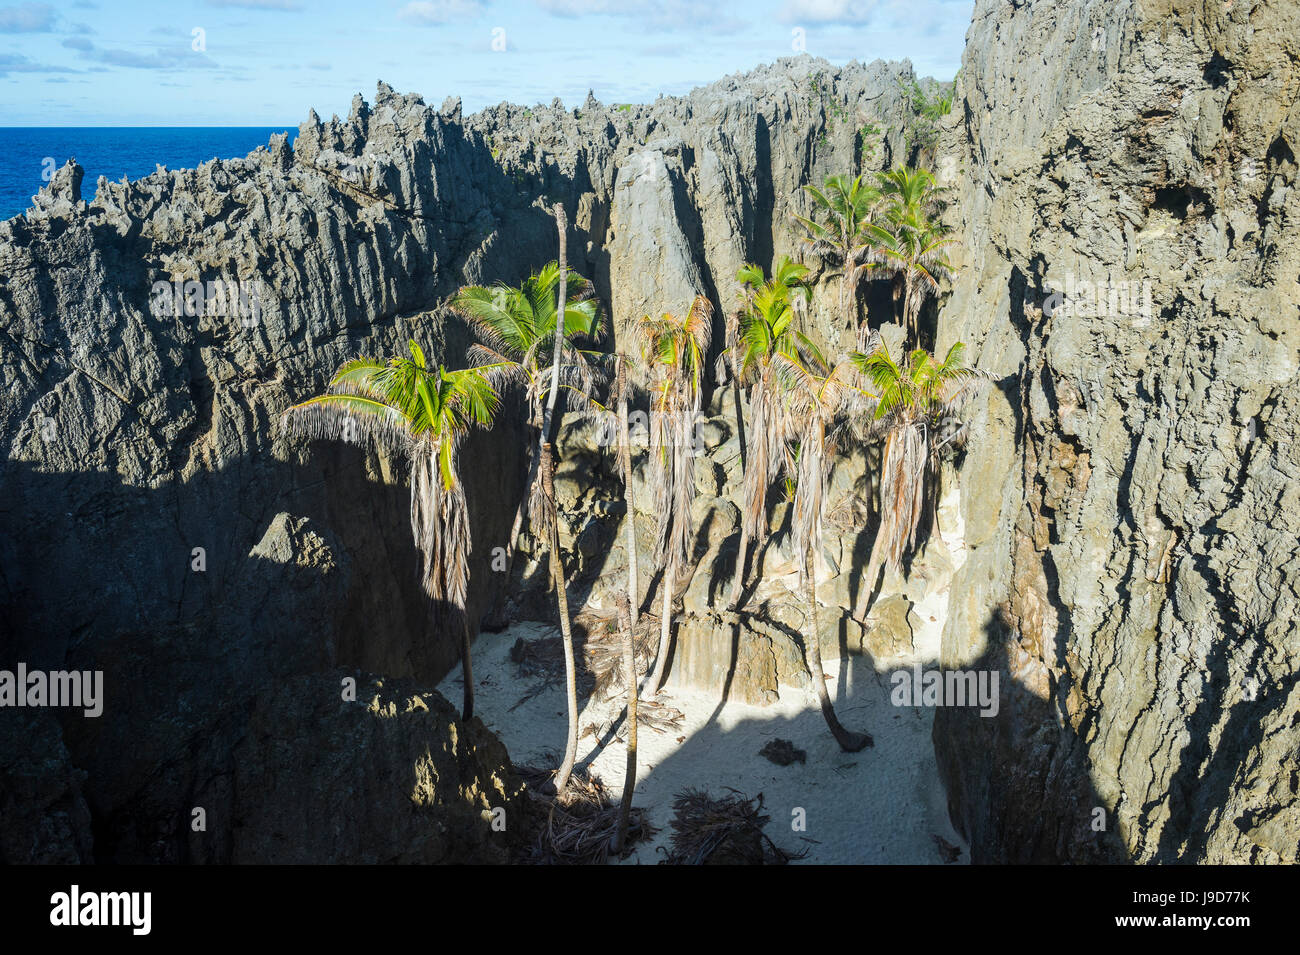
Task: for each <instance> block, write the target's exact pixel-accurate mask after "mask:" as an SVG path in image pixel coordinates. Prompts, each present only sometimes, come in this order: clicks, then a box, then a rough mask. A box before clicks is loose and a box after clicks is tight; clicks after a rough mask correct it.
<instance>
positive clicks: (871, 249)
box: [794, 167, 955, 351]
mask: <svg viewBox="0 0 1300 955" xmlns="http://www.w3.org/2000/svg"><path fill="white" fill-rule="evenodd" d="M875 180H876V181H875V182H874V183H872V182H868V181H867V179H866V177H864V176H858V177H856V178H854V179H849V178H848V177H846V176H831V177H830V178H829V179H827V180H826V182H825V183H824V184H823V185H822V187H821V188H817V187H816V186H805V187H804V190H805V191H806V192H807V193H808V195H809V196H810V197H811V198H812V200H813V203H814V204H815V211H817V212H820V213H821V216H823V217H824V221H819V220H818V218H813V217H806V216H798V215H796V216H795V217H794V219H795V221H796V222H797V223H798V224H799V225H800V226H801V227H802V229H803V231H804V234H805V241H806V244H807V246H808V247H809V248H810V249H811V251H813V252H814V253H816V254H817V255H819V256H821V257H822V258H823V259H824V260H825V261H826V262H828V263H829V264H831V265H832V266H833V267H835V268H836V269H837V270H838V273H839V276H840V310H841V312H842V314H843V316H844V320H845V323H846V327H847V328H849V329H855V328H856V329H857V330H858V339H857V341H858V349H859V350H860V351H865V350H867V347H868V340H867V334H868V331H869V329H868V326H867V324H866V323H865V322H862V321H860V320H859V310H858V290H859V289H860V288H861V286H862V280H863V279H864V277H866V278H872V277H883V278H891V279H892V281H893V294H894V301H895V302H901V306H902V309H901V311H902V314H901V318H902V325H903V327H904V328H905V329H906V330H907V336H908V340H909V341H911V342H914V343H915V344H916V345H917V346H918V347H919V346H920V344H921V341H920V338H921V333H920V315H921V308H922V306H923V305H924V304H925V300H926V299H927V298H928V297H929V296H930V295H933V294H934V293H935V292H937V291H938V289H939V283H940V282H941V281H942V280H943V279H944V278H946V277H947V276H948V275H949V274H950V273H951V271H952V264H951V263H950V262H949V261H948V260H947V258H946V257H945V251H946V249H947V248H948V247H949V246H951V245H952V244H953V242H954V241H955V240H954V239H953V238H952V236H951V235H950V230H949V228H948V227H947V226H946V225H944V224H943V222H942V220H941V219H940V218H939V213H940V212H941V211H942V208H943V205H944V194H945V192H946V190H945V189H944V187H942V186H939V185H938V184H937V183H936V182H935V179H934V175H933V173H931V172H930V171H929V170H928V169H914V168H911V167H900V168H897V169H890V170H888V171H885V172H880V173H877V174H876V176H875Z"/></svg>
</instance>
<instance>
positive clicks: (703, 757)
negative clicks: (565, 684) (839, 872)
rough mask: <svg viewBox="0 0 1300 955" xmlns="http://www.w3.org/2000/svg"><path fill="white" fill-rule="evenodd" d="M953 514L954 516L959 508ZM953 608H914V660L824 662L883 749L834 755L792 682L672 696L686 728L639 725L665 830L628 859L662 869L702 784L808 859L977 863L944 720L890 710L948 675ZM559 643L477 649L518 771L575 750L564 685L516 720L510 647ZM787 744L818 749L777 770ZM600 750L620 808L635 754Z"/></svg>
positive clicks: (482, 644) (591, 759)
mask: <svg viewBox="0 0 1300 955" xmlns="http://www.w3.org/2000/svg"><path fill="white" fill-rule="evenodd" d="M947 503H948V502H947V501H945V504H947ZM954 503H955V502H954ZM945 511H946V512H947V513H945V517H947V518H948V519H949V520H952V519H953V515H952V511H948V509H947V508H945ZM953 511H955V508H953ZM958 520H959V518H958ZM945 527H950V528H953V532H950V534H945V541H946V542H947V543H948V545H949V548H950V550H951V552H952V555H953V561H954V564H960V563H961V562H962V561H963V559H964V556H965V555H964V552H963V551H964V548H963V545H962V544H961V543H960V539H961V534H960V526H956V527H954V525H953V524H952V523H948V524H946V525H945ZM950 535H951V539H950ZM946 610H947V593H946V591H945V592H944V593H943V594H939V595H935V596H932V597H930V598H928V599H927V600H924V601H922V602H921V603H919V604H917V605H916V606H915V608H914V611H915V613H916V614H917V615H918V616H919V617H920V619H921V621H922V626H921V628H920V629H919V630H918V631H917V632H916V634H915V651H914V653H913V654H911V655H909V656H905V657H896V658H894V659H890V660H880V661H877V664H876V665H877V666H878V667H879V668H880V671H881V672H877V670H876V669H874V668H873V667H872V666H871V664H870V663H868V661H867V659H866V658H864V657H862V656H851V657H849V659H848V665H847V672H845V670H844V668H843V667H844V662H845V661H842V660H840V659H837V658H836V657H835V656H828V657H827V658H826V660H825V661H824V663H825V668H826V672H827V674H828V675H829V676H830V677H831V679H830V680H828V682H827V686H828V688H829V689H830V691H831V698H832V700H833V701H834V703H835V709H836V713H837V715H838V716H839V718H840V721H841V722H842V723H843V724H844V725H845V726H846V727H847V728H848V729H850V730H856V731H866V732H868V733H870V734H871V735H872V736H873V737H874V739H875V745H874V746H873V747H871V748H868V749H866V750H863V751H862V752H860V753H845V752H842V751H841V750H840V748H839V747H838V746H837V745H836V743H835V741H834V739H832V737H831V735H830V732H829V731H828V730H827V728H826V724H825V722H824V721H823V719H822V716H821V711H820V710H819V709H818V706H817V701H816V696H815V694H814V692H813V690H812V689H811V688H807V689H799V688H795V687H786V686H782V687H781V689H780V695H781V699H780V700H779V702H777V703H775V704H772V705H771V706H752V705H749V704H745V703H740V702H728V703H723V704H719V703H718V702H717V701H716V700H715V699H713V698H712V697H710V696H709V695H708V694H706V693H704V692H701V691H696V690H685V689H680V688H674V687H671V686H670V687H668V688H666V689H665V690H664V692H662V693H661V694H660V695H659V699H660V701H662V702H664V703H667V704H668V705H670V706H673V707H676V708H677V709H679V710H681V711H682V712H683V713H684V714H685V718H684V721H683V724H682V727H681V728H680V729H677V730H670V731H669V732H666V733H663V734H660V733H657V732H655V731H653V730H651V729H649V728H648V727H646V726H645V725H642V726H641V728H640V731H639V733H638V772H637V785H636V797H635V799H634V802H633V804H634V805H636V806H640V807H644V808H645V809H647V810H648V811H649V814H650V821H651V823H652V824H653V825H654V826H657V827H659V831H658V832H657V833H656V835H655V837H654V838H653V839H652V840H650V841H648V842H641V843H638V845H637V847H636V851H635V853H633V854H632V855H631V856H629V857H628V858H627V859H626V860H624V862H625V863H627V864H632V863H640V864H654V863H657V862H659V861H660V860H661V859H662V858H663V857H664V853H665V852H666V851H667V846H668V840H669V837H670V836H671V829H670V828H669V826H670V823H671V821H672V816H673V811H672V801H673V797H674V795H675V794H676V793H678V792H679V791H681V790H683V789H685V788H687V787H691V786H694V787H704V788H707V789H708V790H709V792H710V794H711V795H714V796H725V795H727V794H728V791H727V788H726V787H730V788H731V789H736V790H739V791H740V792H742V793H744V794H745V795H746V796H754V795H756V794H758V793H762V794H763V799H764V807H765V811H766V812H767V813H768V814H769V815H770V816H771V821H770V822H769V823H768V824H767V826H766V829H765V831H766V833H767V835H768V836H769V837H771V839H772V840H773V841H774V842H775V843H776V844H777V845H778V846H780V847H781V848H782V849H784V850H786V851H787V852H791V853H796V852H800V851H803V850H805V849H806V850H808V854H807V855H806V856H805V857H804V858H803V859H802V860H801V861H802V862H807V863H886V864H894V863H909V864H917V863H935V864H938V863H941V862H943V861H944V860H943V857H942V852H941V849H940V847H939V845H938V844H937V843H936V841H935V838H934V837H935V836H938V837H940V838H942V839H944V840H946V841H947V842H948V843H949V844H950V845H954V846H958V847H960V848H961V855H960V856H959V858H958V860H957V861H958V862H959V863H966V862H967V861H968V859H969V853H968V851H967V848H966V846H965V843H964V842H963V841H962V840H961V838H960V837H959V836H958V835H957V833H956V832H954V831H953V828H952V826H951V824H950V823H949V821H948V814H947V809H946V796H945V794H944V791H943V787H942V785H941V784H940V782H939V775H938V767H937V765H936V762H935V756H934V746H933V743H932V742H931V738H930V733H931V727H932V725H933V720H934V710H933V709H929V708H924V707H898V706H894V705H892V704H891V702H890V698H889V697H890V694H889V689H890V687H889V684H888V682H887V676H886V674H887V672H889V671H892V670H896V669H898V668H900V667H910V666H912V665H913V663H920V664H921V665H922V666H925V667H934V666H937V665H938V664H937V661H938V659H939V640H940V634H941V631H942V628H943V622H944V616H945V614H946ZM557 634H558V630H556V628H553V627H550V626H547V625H545V624H539V623H524V624H517V625H515V626H513V627H511V628H510V629H508V630H506V631H504V632H502V633H498V634H483V635H482V636H480V637H479V638H478V639H477V640H476V641H475V644H474V673H475V676H476V677H477V686H476V698H475V709H476V712H477V713H478V715H479V716H480V717H481V718H482V720H483V722H484V723H485V724H487V726H488V727H489V728H491V729H492V730H493V731H494V732H495V733H497V735H498V736H500V737H501V739H502V740H503V741H504V742H505V744H506V747H507V748H508V749H509V751H510V756H511V759H512V760H513V761H514V763H515V764H516V765H536V766H553V765H555V763H556V757H557V754H561V753H562V752H563V750H564V735H565V722H566V721H565V717H564V693H563V690H562V687H560V686H553V687H550V688H548V689H546V690H545V691H543V692H542V693H540V694H538V695H537V696H536V697H534V698H533V699H530V700H528V701H527V702H526V703H524V704H523V705H521V706H519V707H518V708H517V709H515V710H513V711H512V710H511V707H512V706H514V705H515V704H516V703H518V702H519V700H520V698H521V697H523V696H524V695H525V694H526V693H527V692H528V690H529V689H530V687H531V686H532V685H533V683H534V678H531V677H521V676H519V675H518V674H517V670H518V667H517V665H516V664H515V663H514V662H512V661H511V659H510V648H511V646H512V645H513V644H514V642H515V640H516V639H518V638H519V637H523V638H524V639H525V640H534V639H538V638H543V637H548V636H555V635H557ZM441 689H442V692H443V693H444V694H445V695H446V696H447V697H448V698H449V699H452V700H456V699H459V698H460V694H461V689H460V669H459V668H457V669H456V670H454V671H452V672H451V673H450V674H448V676H447V677H446V678H445V680H444V681H443V684H442V686H441ZM620 711H621V703H620V702H619V701H611V702H608V703H597V702H595V701H594V700H588V701H587V702H586V704H585V706H583V708H582V710H581V713H580V717H579V722H578V727H579V733H582V731H583V730H584V729H586V727H587V726H588V725H589V724H593V723H594V724H596V725H597V726H601V725H605V724H607V723H608V722H609V721H610V720H612V719H616V718H617V717H618V714H619V712H620ZM607 735H610V736H612V735H613V734H607ZM778 737H779V738H783V739H788V740H790V741H791V742H793V744H794V746H795V748H796V749H801V750H804V751H806V752H807V762H806V763H799V762H795V763H792V764H791V765H789V766H778V765H776V764H774V763H772V762H770V761H769V760H767V759H766V758H765V757H762V756H760V755H759V750H761V749H762V748H763V746H764V744H766V743H767V742H768V741H769V740H771V739H774V738H778ZM679 738H680V740H679ZM598 743H599V740H598V737H597V735H596V734H594V733H592V734H588V735H586V736H584V737H583V738H581V739H580V740H579V741H578V760H579V765H580V766H586V767H588V768H589V770H590V771H591V773H592V774H593V775H595V776H597V777H599V778H600V780H601V781H602V782H603V783H604V785H605V786H606V787H607V788H608V790H609V791H610V793H611V795H612V796H613V797H614V798H615V799H617V798H619V796H620V795H621V793H622V787H623V773H624V765H625V762H626V749H625V747H624V745H623V743H621V742H619V741H618V740H617V739H610V741H609V742H608V743H607V744H606V745H605V746H604V747H603V748H601V747H599V746H598ZM796 808H802V809H803V810H805V813H804V815H805V817H806V820H807V829H806V831H803V832H795V831H792V820H793V819H794V817H795V814H794V810H795V809H796ZM661 850H662V851H661Z"/></svg>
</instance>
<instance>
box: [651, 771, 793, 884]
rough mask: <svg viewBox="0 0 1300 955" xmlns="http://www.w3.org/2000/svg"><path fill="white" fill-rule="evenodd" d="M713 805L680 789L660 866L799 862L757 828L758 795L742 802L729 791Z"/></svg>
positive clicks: (761, 818) (760, 822) (699, 792)
mask: <svg viewBox="0 0 1300 955" xmlns="http://www.w3.org/2000/svg"><path fill="white" fill-rule="evenodd" d="M728 791H729V792H732V793H734V795H731V796H723V797H722V798H721V799H714V798H712V797H711V796H709V794H708V792H707V791H705V790H703V789H684V790H682V791H681V792H679V793H677V795H676V797H675V798H674V799H673V812H674V816H673V822H672V829H673V835H672V850H671V851H670V852H669V853H668V858H666V859H664V860H663V863H662V864H664V865H785V864H786V863H787V862H789V861H790V860H791V859H802V858H803V857H804V856H805V855H806V854H807V851H808V850H806V849H805V850H804V851H803V852H800V853H798V854H797V855H792V854H790V853H788V852H786V851H785V850H784V849H782V848H781V847H780V846H778V845H777V844H776V843H775V842H773V841H772V840H771V839H770V838H768V836H767V834H766V833H764V832H763V827H764V826H765V825H766V824H767V822H768V820H769V818H770V817H769V816H766V815H764V814H763V794H762V793H759V794H758V795H757V796H755V797H753V798H752V799H751V798H747V797H746V796H745V794H744V793H742V792H739V791H737V790H735V789H730V787H728Z"/></svg>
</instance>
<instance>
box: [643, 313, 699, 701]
mask: <svg viewBox="0 0 1300 955" xmlns="http://www.w3.org/2000/svg"><path fill="white" fill-rule="evenodd" d="M712 333H713V307H712V306H711V305H710V304H709V300H708V299H707V298H705V297H704V296H703V295H699V296H696V298H695V301H694V302H692V303H691V307H690V309H689V310H688V311H687V313H686V315H685V317H683V318H679V317H677V316H676V315H672V314H670V313H664V314H663V315H661V316H660V317H659V318H651V317H650V316H649V315H646V316H644V317H643V318H642V319H641V320H640V321H639V322H637V323H636V325H635V328H634V334H635V335H636V336H637V337H638V338H639V340H640V341H641V343H642V349H643V354H644V355H645V362H646V365H647V367H648V369H649V371H650V373H651V375H652V381H651V385H650V394H651V400H650V447H651V455H650V464H651V473H650V484H651V486H653V487H654V488H655V492H656V497H655V513H656V514H657V515H658V516H659V533H658V542H657V544H656V547H655V557H656V561H657V562H658V564H659V567H660V568H661V569H662V571H663V576H662V578H661V582H660V589H661V592H662V600H663V610H662V616H661V618H660V630H659V650H658V653H657V654H656V656H655V665H654V671H653V672H652V673H651V675H650V678H649V680H648V681H647V682H646V687H647V688H648V691H649V692H651V693H657V692H658V690H659V685H660V683H662V681H663V675H664V668H665V666H666V664H667V662H668V646H669V643H670V640H671V634H672V601H673V597H674V596H675V590H676V585H677V581H678V579H679V578H680V576H681V574H682V572H683V570H684V568H685V566H686V562H687V560H688V558H689V556H690V554H689V551H690V545H691V530H692V528H691V504H692V502H693V501H694V500H695V441H694V434H695V422H696V419H697V417H698V416H699V414H700V407H701V402H702V400H703V390H704V361H705V355H706V353H707V352H708V348H709V342H710V340H711V338H712Z"/></svg>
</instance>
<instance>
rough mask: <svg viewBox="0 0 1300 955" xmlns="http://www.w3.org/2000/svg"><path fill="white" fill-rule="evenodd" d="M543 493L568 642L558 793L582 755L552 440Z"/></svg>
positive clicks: (553, 578)
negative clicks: (566, 720)
mask: <svg viewBox="0 0 1300 955" xmlns="http://www.w3.org/2000/svg"><path fill="white" fill-rule="evenodd" d="M541 468H542V493H543V494H545V495H546V513H547V528H546V531H547V538H548V542H549V544H550V547H549V550H550V552H551V559H550V564H551V584H552V585H553V586H554V587H555V597H556V600H557V602H558V603H559V611H560V636H561V637H562V639H563V641H564V692H565V699H566V701H567V703H568V710H569V732H568V736H567V737H566V738H565V741H564V761H563V762H562V763H560V768H559V771H558V772H557V773H556V774H555V791H556V793H557V794H558V793H562V792H564V787H565V786H567V785H568V784H569V776H570V774H572V772H573V764H574V762H575V761H576V760H577V758H578V685H577V673H576V672H575V667H574V662H573V630H572V629H571V627H570V624H569V595H568V591H567V590H566V588H565V584H564V562H563V561H562V560H560V528H559V512H558V511H557V510H556V508H555V461H554V458H553V457H552V456H551V443H550V442H549V441H547V442H546V443H545V444H543V445H542V462H541Z"/></svg>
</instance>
